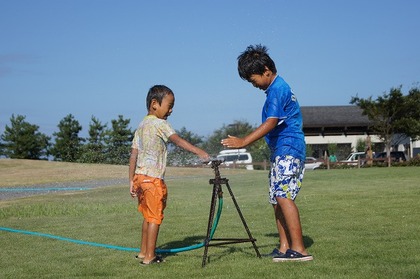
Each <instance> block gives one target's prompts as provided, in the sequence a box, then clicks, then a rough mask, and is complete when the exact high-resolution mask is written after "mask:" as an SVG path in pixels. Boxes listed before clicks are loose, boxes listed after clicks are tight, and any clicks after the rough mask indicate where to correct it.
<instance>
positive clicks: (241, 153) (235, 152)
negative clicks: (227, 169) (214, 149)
mask: <svg viewBox="0 0 420 279" xmlns="http://www.w3.org/2000/svg"><path fill="white" fill-rule="evenodd" d="M217 159H220V160H222V161H223V164H224V165H225V166H231V165H233V163H235V164H250V165H245V168H246V169H247V170H253V169H254V166H253V165H252V156H251V153H249V152H247V151H246V149H244V148H242V149H226V150H222V151H220V152H219V154H218V155H217Z"/></svg>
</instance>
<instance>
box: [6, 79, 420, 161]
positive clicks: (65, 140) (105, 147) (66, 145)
mask: <svg viewBox="0 0 420 279" xmlns="http://www.w3.org/2000/svg"><path fill="white" fill-rule="evenodd" d="M350 103H351V104H354V105H357V106H358V107H360V108H361V109H362V111H363V114H364V115H367V116H368V118H369V119H370V120H371V121H372V123H373V127H372V129H373V131H374V132H375V133H376V134H377V135H378V136H379V137H380V138H381V139H382V140H383V141H384V143H385V146H386V150H387V151H388V152H389V150H390V148H391V139H392V137H393V136H394V135H397V134H402V135H404V136H407V137H410V138H411V139H412V140H416V139H419V138H420V88H419V87H414V88H412V89H411V90H410V91H409V92H408V94H407V95H404V94H403V93H402V90H401V86H400V87H397V88H391V89H390V91H389V93H386V92H385V93H383V95H381V96H379V97H378V98H377V99H376V100H373V99H372V97H369V98H367V99H363V98H359V97H357V96H356V97H352V98H351V101H350ZM25 119H26V116H24V115H16V116H15V115H14V114H13V115H12V116H11V118H10V125H6V126H5V131H4V133H3V134H2V135H1V137H0V156H2V157H6V158H12V159H37V160H47V159H48V160H49V159H52V160H55V161H64V162H79V163H103V164H128V159H129V156H130V149H131V142H132V139H133V135H134V130H133V129H131V128H130V126H129V125H130V119H125V118H124V117H123V116H122V115H119V116H118V118H117V119H114V120H111V127H108V125H107V124H103V123H102V122H101V121H100V120H99V119H97V118H96V117H94V116H92V118H91V121H90V124H89V130H88V135H89V136H88V137H86V138H83V137H80V132H81V131H82V126H81V125H80V123H79V122H78V121H77V120H76V119H75V117H74V116H73V115H72V114H69V115H67V116H66V117H64V118H63V119H62V120H61V121H60V122H59V124H58V125H57V128H58V131H57V132H54V133H53V137H54V140H52V137H50V136H47V135H45V134H43V133H41V132H40V131H39V126H37V125H34V124H31V123H29V122H27V121H26V120H25ZM255 128H256V126H253V125H251V124H249V123H248V122H246V121H239V120H237V121H234V123H232V124H229V125H225V124H224V125H223V126H222V127H221V128H219V129H217V130H215V131H214V132H213V133H212V135H210V136H209V137H208V138H204V137H202V136H199V135H197V134H195V133H193V132H191V131H188V130H187V129H186V128H185V127H182V128H181V129H180V130H177V131H176V132H177V133H178V134H179V135H180V136H181V137H182V138H184V139H186V140H188V141H189V142H191V143H192V144H194V145H197V146H199V147H200V148H203V149H204V150H206V151H207V152H208V153H209V154H214V155H215V154H217V153H218V152H219V151H220V150H221V149H222V146H221V144H220V140H221V139H222V138H226V137H227V136H228V135H235V136H237V137H243V136H245V135H247V134H249V133H250V132H251V131H253V130H254V129H255ZM247 149H248V150H249V151H250V152H251V153H252V156H253V160H254V161H255V162H262V161H264V160H269V156H270V151H269V149H268V147H267V145H266V144H265V142H264V139H260V140H259V141H257V142H255V143H254V144H252V145H251V146H248V147H247ZM310 150H311V149H310V148H307V151H308V152H310ZM388 154H389V153H388ZM307 155H308V156H312V154H307ZM196 163H198V161H197V158H196V157H195V155H193V154H191V153H189V152H186V151H185V150H183V149H181V148H179V147H177V146H176V145H174V144H171V143H170V144H169V147H168V164H169V165H172V166H185V165H191V164H196Z"/></svg>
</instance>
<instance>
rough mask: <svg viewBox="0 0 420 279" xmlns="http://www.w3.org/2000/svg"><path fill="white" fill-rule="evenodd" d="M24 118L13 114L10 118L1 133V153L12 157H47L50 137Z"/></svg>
mask: <svg viewBox="0 0 420 279" xmlns="http://www.w3.org/2000/svg"><path fill="white" fill-rule="evenodd" d="M25 118H26V117H25V116H23V115H17V116H16V117H15V115H14V114H13V115H12V117H11V118H10V126H8V125H6V127H5V131H4V133H3V134H2V135H1V140H2V141H3V142H2V144H1V146H2V147H1V149H2V154H3V155H5V156H6V157H9V158H12V159H47V157H48V148H49V146H50V142H49V141H50V138H49V137H48V136H46V135H45V134H43V133H41V132H39V131H38V129H39V126H37V125H33V124H30V123H28V122H26V121H25Z"/></svg>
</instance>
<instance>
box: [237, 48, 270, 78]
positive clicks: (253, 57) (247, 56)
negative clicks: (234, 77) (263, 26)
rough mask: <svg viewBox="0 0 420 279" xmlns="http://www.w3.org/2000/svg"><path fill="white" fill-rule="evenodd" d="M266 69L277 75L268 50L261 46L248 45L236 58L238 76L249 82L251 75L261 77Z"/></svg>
mask: <svg viewBox="0 0 420 279" xmlns="http://www.w3.org/2000/svg"><path fill="white" fill-rule="evenodd" d="M266 67H267V68H268V69H269V70H270V71H272V72H273V73H274V74H276V73H277V69H276V65H275V64H274V61H273V60H272V59H271V58H270V56H269V55H268V48H267V47H265V46H263V45H250V46H248V47H247V48H246V50H245V51H244V52H242V53H241V55H239V56H238V72H239V76H240V77H241V78H242V79H244V80H247V81H250V78H251V76H252V75H262V74H264V72H265V71H266Z"/></svg>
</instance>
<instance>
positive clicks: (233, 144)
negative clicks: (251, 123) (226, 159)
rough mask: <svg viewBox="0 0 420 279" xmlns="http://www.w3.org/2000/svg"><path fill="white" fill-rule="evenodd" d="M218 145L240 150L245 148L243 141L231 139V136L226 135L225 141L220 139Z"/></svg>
mask: <svg viewBox="0 0 420 279" xmlns="http://www.w3.org/2000/svg"><path fill="white" fill-rule="evenodd" d="M220 143H221V144H222V145H223V146H225V147H227V148H242V147H244V146H245V144H244V139H242V138H237V137H233V136H231V135H228V138H227V139H222V141H221V142H220Z"/></svg>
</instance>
